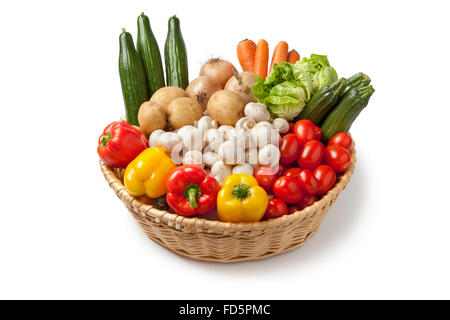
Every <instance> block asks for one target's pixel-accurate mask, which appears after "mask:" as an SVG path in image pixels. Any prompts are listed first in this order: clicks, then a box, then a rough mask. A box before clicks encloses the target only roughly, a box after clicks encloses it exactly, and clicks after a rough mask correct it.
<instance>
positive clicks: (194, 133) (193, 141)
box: [182, 128, 205, 151]
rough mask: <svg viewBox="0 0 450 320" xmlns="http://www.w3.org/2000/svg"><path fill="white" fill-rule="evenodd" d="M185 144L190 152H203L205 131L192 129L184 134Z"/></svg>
mask: <svg viewBox="0 0 450 320" xmlns="http://www.w3.org/2000/svg"><path fill="white" fill-rule="evenodd" d="M182 139H183V144H184V146H185V147H186V149H188V150H198V151H202V150H203V147H204V146H205V141H204V139H203V131H202V130H201V129H198V128H194V129H191V130H189V131H187V132H186V133H184V134H183V136H182Z"/></svg>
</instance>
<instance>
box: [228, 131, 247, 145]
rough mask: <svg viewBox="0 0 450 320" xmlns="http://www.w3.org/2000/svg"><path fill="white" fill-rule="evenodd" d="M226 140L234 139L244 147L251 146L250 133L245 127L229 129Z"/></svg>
mask: <svg viewBox="0 0 450 320" xmlns="http://www.w3.org/2000/svg"><path fill="white" fill-rule="evenodd" d="M226 140H227V141H233V142H234V143H235V144H237V145H239V146H242V147H243V148H244V149H248V148H249V146H250V134H249V132H248V131H246V130H244V129H232V130H230V131H228V133H227V139H226Z"/></svg>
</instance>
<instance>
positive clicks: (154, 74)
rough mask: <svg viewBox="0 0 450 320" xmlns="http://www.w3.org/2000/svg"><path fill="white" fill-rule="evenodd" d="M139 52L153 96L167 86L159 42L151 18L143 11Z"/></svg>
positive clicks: (138, 20) (140, 24)
mask: <svg viewBox="0 0 450 320" xmlns="http://www.w3.org/2000/svg"><path fill="white" fill-rule="evenodd" d="M137 25H138V36H137V41H136V47H137V52H138V54H139V56H140V57H141V59H142V62H143V64H144V69H145V75H146V77H147V88H148V93H149V96H150V98H151V96H152V95H153V93H155V92H156V91H157V90H158V89H160V88H162V87H164V86H165V82H164V69H163V64H162V61H161V54H160V52H159V47H158V43H157V42H156V39H155V36H154V35H153V32H152V29H151V27H150V20H149V19H148V17H147V16H146V15H145V14H144V13H143V12H142V13H141V15H140V16H139V17H138V19H137Z"/></svg>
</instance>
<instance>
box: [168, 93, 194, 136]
mask: <svg viewBox="0 0 450 320" xmlns="http://www.w3.org/2000/svg"><path fill="white" fill-rule="evenodd" d="M167 115H168V118H169V123H170V125H171V126H172V127H173V128H174V129H179V128H181V127H184V126H188V125H191V126H193V125H194V123H195V121H198V120H199V119H200V118H201V117H203V109H202V106H201V105H200V104H199V103H198V102H197V101H195V100H194V99H192V98H189V97H181V98H176V99H174V100H172V102H171V103H170V104H169V106H168V107H167Z"/></svg>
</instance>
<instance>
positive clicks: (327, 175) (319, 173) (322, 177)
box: [313, 164, 336, 195]
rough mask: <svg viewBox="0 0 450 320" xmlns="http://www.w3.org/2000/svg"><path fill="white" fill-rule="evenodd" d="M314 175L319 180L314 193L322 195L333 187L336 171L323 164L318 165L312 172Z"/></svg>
mask: <svg viewBox="0 0 450 320" xmlns="http://www.w3.org/2000/svg"><path fill="white" fill-rule="evenodd" d="M313 175H314V177H315V178H316V179H317V181H319V191H318V192H317V193H316V194H318V195H324V194H326V193H327V192H328V190H330V189H331V188H333V186H334V184H335V182H336V173H335V172H334V170H333V168H331V167H330V166H327V165H326V164H323V165H321V166H318V167H317V168H316V170H314V172H313Z"/></svg>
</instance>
